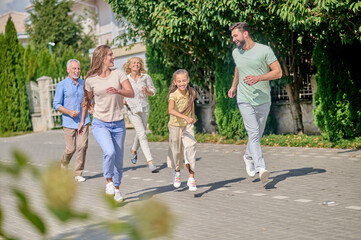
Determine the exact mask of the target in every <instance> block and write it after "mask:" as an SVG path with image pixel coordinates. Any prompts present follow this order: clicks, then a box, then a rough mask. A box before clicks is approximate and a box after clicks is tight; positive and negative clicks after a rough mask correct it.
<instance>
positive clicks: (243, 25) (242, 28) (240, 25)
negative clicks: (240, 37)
mask: <svg viewBox="0 0 361 240" xmlns="http://www.w3.org/2000/svg"><path fill="white" fill-rule="evenodd" d="M236 28H237V29H238V30H239V31H241V32H245V31H247V32H248V35H249V36H250V37H251V38H252V33H251V30H250V28H249V25H248V23H246V22H238V23H235V24H233V25H232V26H230V27H229V30H230V31H231V32H232V31H233V30H234V29H236Z"/></svg>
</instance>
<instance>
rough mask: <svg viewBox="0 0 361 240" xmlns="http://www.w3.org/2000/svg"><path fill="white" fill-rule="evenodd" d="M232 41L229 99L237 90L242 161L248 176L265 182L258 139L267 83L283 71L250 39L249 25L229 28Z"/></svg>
mask: <svg viewBox="0 0 361 240" xmlns="http://www.w3.org/2000/svg"><path fill="white" fill-rule="evenodd" d="M230 31H231V32H232V38H233V42H235V43H236V44H237V48H235V49H234V50H233V52H232V55H233V59H234V62H235V63H236V68H235V70H234V78H233V83H232V87H231V88H230V89H229V91H228V96H229V97H230V98H233V97H234V96H235V95H236V91H237V104H238V108H239V111H240V112H241V115H242V118H243V123H244V126H245V128H246V131H247V134H248V143H247V148H246V152H245V154H244V156H243V160H244V162H245V164H246V171H247V174H248V175H249V176H250V177H254V176H255V175H256V173H257V172H258V173H259V177H260V179H261V181H262V183H265V182H267V181H268V178H269V175H270V173H269V171H267V170H266V165H265V162H264V158H263V155H262V149H261V143H260V142H261V138H262V135H263V131H264V128H265V125H266V121H267V116H268V113H269V110H270V106H271V88H270V85H269V81H270V80H274V79H278V78H280V77H281V76H282V70H281V66H280V64H279V62H278V61H277V58H276V56H275V54H274V53H273V51H272V49H271V48H270V47H268V46H266V45H263V44H260V43H256V42H254V41H253V39H252V35H251V31H250V28H249V25H248V24H247V23H245V22H238V23H236V24H234V25H233V26H231V27H230Z"/></svg>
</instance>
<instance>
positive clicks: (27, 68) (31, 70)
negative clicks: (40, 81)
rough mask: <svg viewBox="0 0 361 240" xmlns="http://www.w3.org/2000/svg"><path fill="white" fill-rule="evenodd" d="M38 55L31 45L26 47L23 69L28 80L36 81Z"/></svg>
mask: <svg viewBox="0 0 361 240" xmlns="http://www.w3.org/2000/svg"><path fill="white" fill-rule="evenodd" d="M36 59H37V58H36V55H35V53H34V50H33V49H32V47H31V46H30V45H28V46H27V47H26V50H25V53H24V58H23V70H24V73H25V76H26V77H25V79H26V82H29V81H35V71H36V68H37V65H36Z"/></svg>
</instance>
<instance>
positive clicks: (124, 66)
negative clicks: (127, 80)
mask: <svg viewBox="0 0 361 240" xmlns="http://www.w3.org/2000/svg"><path fill="white" fill-rule="evenodd" d="M133 60H139V62H140V73H147V71H146V70H145V69H144V62H143V59H141V58H140V57H131V58H129V59H128V61H127V62H126V63H125V64H124V65H123V69H124V71H125V72H126V73H127V74H129V73H131V71H132V70H131V69H130V63H131V62H132V61H133Z"/></svg>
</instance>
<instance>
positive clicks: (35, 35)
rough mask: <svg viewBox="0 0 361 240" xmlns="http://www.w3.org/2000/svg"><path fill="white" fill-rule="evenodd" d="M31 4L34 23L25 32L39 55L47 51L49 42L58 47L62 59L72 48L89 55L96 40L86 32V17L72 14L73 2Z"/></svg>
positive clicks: (42, 0)
mask: <svg viewBox="0 0 361 240" xmlns="http://www.w3.org/2000/svg"><path fill="white" fill-rule="evenodd" d="M32 3H33V9H32V10H31V11H30V22H31V23H30V24H29V25H27V26H26V29H27V33H28V34H29V37H30V43H31V44H32V45H33V46H34V48H35V52H36V53H39V52H41V51H42V50H43V49H44V48H48V44H49V42H54V43H55V47H54V50H55V51H54V52H55V54H56V55H60V56H61V55H62V52H63V51H64V50H65V49H66V48H68V47H69V46H72V47H73V49H76V51H81V52H82V54H86V55H87V54H88V50H89V49H90V48H91V47H94V46H95V42H94V36H93V35H92V34H91V33H84V32H83V26H82V24H81V21H82V20H83V17H77V16H75V15H74V13H71V7H72V5H73V1H70V0H60V1H58V0H33V2H32ZM92 19H95V18H92Z"/></svg>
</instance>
